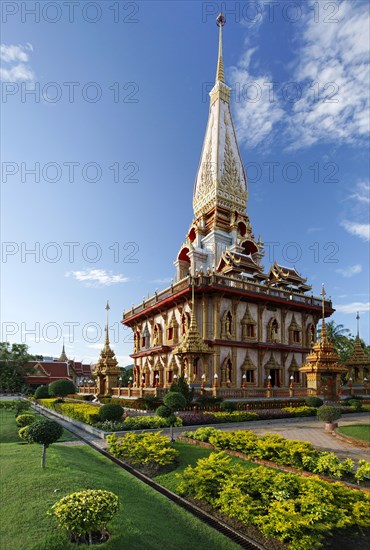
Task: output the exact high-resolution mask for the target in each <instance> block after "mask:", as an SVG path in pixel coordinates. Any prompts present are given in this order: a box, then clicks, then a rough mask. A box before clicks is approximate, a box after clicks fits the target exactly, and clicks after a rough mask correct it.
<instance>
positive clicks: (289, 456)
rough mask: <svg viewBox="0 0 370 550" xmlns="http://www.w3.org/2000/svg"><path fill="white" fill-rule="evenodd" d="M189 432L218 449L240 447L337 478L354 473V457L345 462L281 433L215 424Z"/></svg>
mask: <svg viewBox="0 0 370 550" xmlns="http://www.w3.org/2000/svg"><path fill="white" fill-rule="evenodd" d="M185 433H186V435H187V437H190V438H192V439H195V440H200V441H208V442H209V443H210V444H211V445H213V446H214V447H215V449H217V450H221V451H222V450H230V451H237V452H240V453H243V454H245V455H246V456H247V457H249V458H251V459H261V460H268V461H271V462H275V463H276V464H278V465H284V466H291V467H292V468H297V469H300V470H307V471H309V472H314V473H320V474H323V475H329V476H332V477H335V478H342V477H343V476H351V475H352V473H353V461H352V460H350V459H346V460H343V461H342V462H341V461H340V460H339V459H338V458H337V457H336V455H334V454H333V453H327V452H323V451H318V450H316V449H315V447H314V446H313V445H311V443H308V442H306V441H299V440H294V439H285V438H284V437H282V436H280V435H278V434H265V435H262V436H257V435H256V434H255V433H254V432H252V431H247V430H243V431H241V430H238V431H230V432H223V431H221V430H216V429H215V428H199V429H198V430H196V431H195V432H185ZM185 433H184V435H185Z"/></svg>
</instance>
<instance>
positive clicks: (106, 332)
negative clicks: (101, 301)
mask: <svg viewBox="0 0 370 550" xmlns="http://www.w3.org/2000/svg"><path fill="white" fill-rule="evenodd" d="M105 309H106V311H107V325H106V327H105V343H106V344H109V314H108V312H109V310H110V307H109V302H108V300H107V305H106V306H105Z"/></svg>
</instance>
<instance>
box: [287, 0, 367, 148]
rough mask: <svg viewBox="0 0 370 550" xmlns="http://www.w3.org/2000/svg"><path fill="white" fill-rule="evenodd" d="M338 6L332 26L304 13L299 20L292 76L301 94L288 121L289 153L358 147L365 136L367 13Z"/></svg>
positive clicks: (347, 5)
mask: <svg viewBox="0 0 370 550" xmlns="http://www.w3.org/2000/svg"><path fill="white" fill-rule="evenodd" d="M311 4H313V3H312V2H311ZM338 6H339V12H338V19H339V21H338V22H337V23H331V24H328V23H327V22H325V18H322V17H320V18H319V21H315V18H314V17H312V13H309V12H310V10H308V13H307V16H306V21H305V22H304V27H303V32H302V34H301V36H300V42H301V46H300V47H299V48H298V49H297V59H298V60H299V61H298V63H297V67H296V70H295V75H294V76H295V78H296V80H297V82H300V83H301V84H302V89H303V90H304V93H303V96H302V99H301V100H300V101H297V102H296V103H295V104H294V108H293V116H291V117H290V118H289V126H288V132H287V135H288V138H289V140H290V148H291V149H298V148H302V147H305V146H310V145H312V144H314V143H317V142H323V141H327V142H333V141H335V143H336V144H338V143H358V142H362V141H364V140H365V139H366V137H367V135H368V133H369V129H370V128H369V94H368V79H369V53H368V44H369V27H370V21H369V10H368V9H367V6H366V5H365V4H361V3H354V2H347V1H346V2H341V3H340V4H338ZM312 83H316V84H314V85H313V84H312Z"/></svg>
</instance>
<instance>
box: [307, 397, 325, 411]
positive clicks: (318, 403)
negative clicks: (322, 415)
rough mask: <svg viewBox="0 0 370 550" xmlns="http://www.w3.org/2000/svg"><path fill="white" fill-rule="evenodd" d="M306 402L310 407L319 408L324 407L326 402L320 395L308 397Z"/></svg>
mask: <svg viewBox="0 0 370 550" xmlns="http://www.w3.org/2000/svg"><path fill="white" fill-rule="evenodd" d="M305 403H306V405H307V406H308V407H316V408H317V409H318V408H319V407H322V406H323V404H324V401H323V400H322V399H320V397H313V396H312V397H306V399H305Z"/></svg>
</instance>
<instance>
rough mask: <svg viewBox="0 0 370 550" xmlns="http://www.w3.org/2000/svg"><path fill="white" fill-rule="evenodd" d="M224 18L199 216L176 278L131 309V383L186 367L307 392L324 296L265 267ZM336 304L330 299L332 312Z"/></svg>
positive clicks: (225, 388) (234, 385)
mask: <svg viewBox="0 0 370 550" xmlns="http://www.w3.org/2000/svg"><path fill="white" fill-rule="evenodd" d="M224 23H225V17H224V16H223V15H222V14H220V15H219V16H218V18H217V25H218V27H219V49H218V59H217V70H216V79H215V85H214V87H213V89H212V90H211V92H210V94H209V95H210V107H209V116H208V124H207V128H206V132H205V138H204V143H203V149H202V152H201V156H200V163H199V167H198V171H197V174H196V178H195V185H194V192H193V210H194V216H193V220H192V222H191V224H190V226H189V230H188V232H187V234H186V236H185V239H184V242H183V243H182V245H181V246H180V248H179V252H178V255H177V258H176V260H175V262H174V264H175V270H176V275H175V280H174V282H173V284H171V286H170V287H168V288H166V289H164V290H163V291H161V292H156V293H155V295H154V296H152V297H150V298H148V299H146V300H143V302H142V303H140V304H138V305H136V306H134V307H132V308H131V309H130V310H128V311H126V312H124V314H123V320H122V323H123V324H124V325H126V326H128V327H130V328H131V329H132V331H133V336H134V350H133V353H132V355H131V357H132V358H133V362H134V381H133V388H140V389H141V390H142V389H143V388H168V387H169V386H170V385H171V383H172V382H173V381H174V380H175V379H176V377H178V376H180V375H184V376H185V377H186V378H187V380H188V382H189V383H190V384H191V385H194V386H195V387H199V388H201V389H203V391H207V389H209V388H212V390H215V389H217V392H218V393H220V394H221V395H224V396H228V395H229V396H235V397H237V396H240V397H243V396H248V395H250V396H253V395H255V396H259V395H261V396H262V395H265V393H266V390H265V388H275V389H277V390H279V389H280V390H285V391H289V388H292V387H293V386H294V387H295V388H296V389H297V390H299V389H301V390H302V392H303V390H305V391H306V387H307V380H306V375H305V373H304V372H302V371H300V368H301V367H302V365H304V364H305V362H306V356H307V354H308V353H309V352H310V350H311V347H312V345H313V343H314V342H315V340H316V327H317V323H318V321H319V319H320V317H321V307H322V301H321V299H320V297H313V296H312V295H310V294H307V293H308V292H309V291H310V290H311V286H310V285H309V284H307V281H306V279H305V278H304V277H302V276H301V275H300V274H299V273H298V272H297V271H296V269H295V268H292V267H285V266H281V265H279V264H277V263H276V262H274V264H273V265H272V266H271V267H270V268H269V269H268V270H266V271H265V268H264V266H263V265H262V260H263V257H264V245H263V241H262V239H261V237H260V236H259V237H258V238H256V237H255V234H254V231H253V229H252V225H251V222H250V219H249V215H248V212H247V202H248V185H247V178H246V173H245V170H244V167H243V163H242V159H241V155H240V151H239V147H238V141H237V136H236V132H235V128H234V124H233V119H232V114H231V109H230V92H231V89H230V87H229V86H227V84H226V82H225V76H224V67H223V52H222V29H223V25H224ZM333 311H334V310H333V308H332V305H331V301H330V300H323V314H324V317H325V316H326V317H328V316H330V315H331V314H332V313H333ZM231 390H232V393H231ZM262 391H263V392H264V393H261V392H262ZM259 392H260V393H259ZM302 394H303V393H302Z"/></svg>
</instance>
